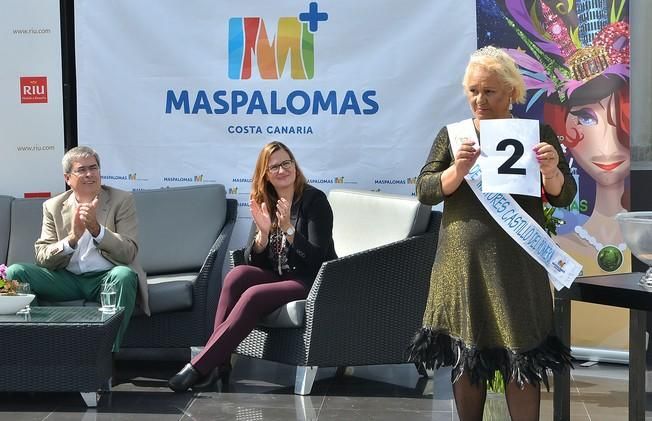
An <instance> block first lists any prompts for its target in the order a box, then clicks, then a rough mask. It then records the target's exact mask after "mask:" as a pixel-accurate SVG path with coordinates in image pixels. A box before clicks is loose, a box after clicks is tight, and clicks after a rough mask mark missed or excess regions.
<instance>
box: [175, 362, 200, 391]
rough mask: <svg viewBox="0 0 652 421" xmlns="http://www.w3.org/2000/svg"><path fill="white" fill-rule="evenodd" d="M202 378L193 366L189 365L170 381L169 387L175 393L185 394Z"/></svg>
mask: <svg viewBox="0 0 652 421" xmlns="http://www.w3.org/2000/svg"><path fill="white" fill-rule="evenodd" d="M200 378H201V374H199V371H197V370H196V369H195V367H193V366H192V364H190V363H188V364H186V365H185V366H184V367H183V368H182V369H181V371H179V372H178V373H177V374H175V375H174V376H172V378H170V380H168V387H169V388H170V389H172V390H174V391H175V392H185V391H186V390H188V389H189V388H190V387H191V386H193V385H194V384H195V383H197V381H199V379H200Z"/></svg>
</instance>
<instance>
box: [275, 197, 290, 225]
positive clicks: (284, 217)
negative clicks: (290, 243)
mask: <svg viewBox="0 0 652 421" xmlns="http://www.w3.org/2000/svg"><path fill="white" fill-rule="evenodd" d="M290 210H291V205H290V202H288V201H287V199H285V198H280V199H279V200H278V202H276V220H277V221H278V226H279V227H280V228H281V229H282V230H283V231H286V230H287V229H288V228H289V227H290V225H291V224H292V222H291V221H290Z"/></svg>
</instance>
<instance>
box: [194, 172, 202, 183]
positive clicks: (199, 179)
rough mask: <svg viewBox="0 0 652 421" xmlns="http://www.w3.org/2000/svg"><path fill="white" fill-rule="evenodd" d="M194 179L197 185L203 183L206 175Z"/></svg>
mask: <svg viewBox="0 0 652 421" xmlns="http://www.w3.org/2000/svg"><path fill="white" fill-rule="evenodd" d="M194 178H195V183H201V182H203V181H204V175H203V174H201V175H196V176H195V177H194Z"/></svg>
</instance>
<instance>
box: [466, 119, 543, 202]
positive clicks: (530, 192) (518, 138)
mask: <svg viewBox="0 0 652 421" xmlns="http://www.w3.org/2000/svg"><path fill="white" fill-rule="evenodd" d="M480 133H481V140H480V144H481V147H480V148H481V150H482V159H481V160H479V162H480V169H481V170H482V192H483V193H509V194H524V195H527V196H540V195H541V178H540V175H539V163H538V162H537V159H536V154H535V152H534V151H533V150H532V148H533V147H534V145H536V144H537V143H539V142H540V139H539V122H538V121H537V120H527V119H518V118H509V119H492V120H480Z"/></svg>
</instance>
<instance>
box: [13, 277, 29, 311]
mask: <svg viewBox="0 0 652 421" xmlns="http://www.w3.org/2000/svg"><path fill="white" fill-rule="evenodd" d="M16 292H17V293H19V294H31V293H32V288H31V287H30V286H29V283H27V282H19V283H18V287H17V288H16ZM31 310H32V309H31V307H30V306H29V303H27V305H26V306H25V307H24V308H22V309H20V310H18V312H16V314H29V312H30V311H31Z"/></svg>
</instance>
